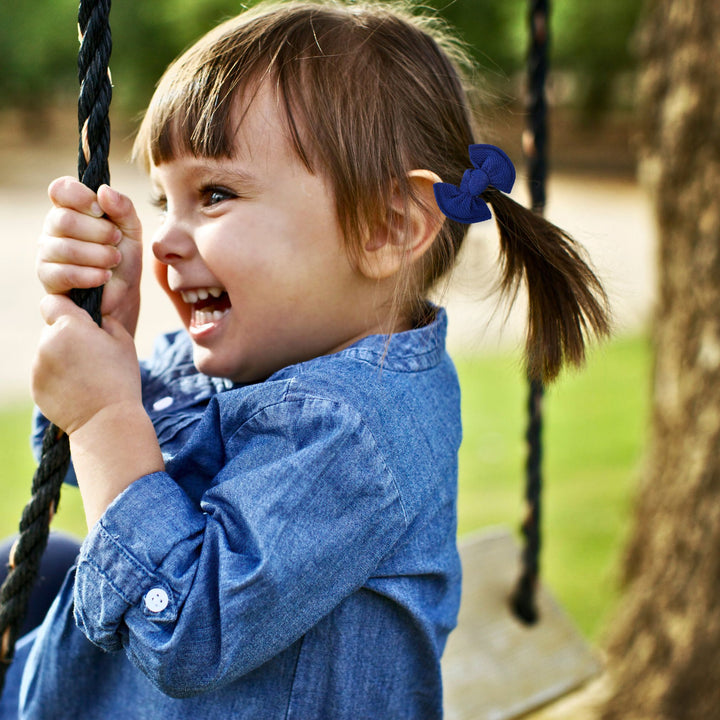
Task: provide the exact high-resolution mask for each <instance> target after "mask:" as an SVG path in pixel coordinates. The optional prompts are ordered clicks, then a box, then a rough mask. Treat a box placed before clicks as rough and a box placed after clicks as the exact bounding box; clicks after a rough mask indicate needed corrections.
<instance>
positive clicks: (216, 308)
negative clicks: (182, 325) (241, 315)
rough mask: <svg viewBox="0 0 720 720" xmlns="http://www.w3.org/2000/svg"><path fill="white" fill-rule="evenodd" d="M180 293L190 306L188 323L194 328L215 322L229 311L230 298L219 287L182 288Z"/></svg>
mask: <svg viewBox="0 0 720 720" xmlns="http://www.w3.org/2000/svg"><path fill="white" fill-rule="evenodd" d="M180 295H181V297H182V299H183V301H184V302H186V303H187V304H188V305H190V306H191V310H192V312H191V316H190V325H191V326H193V327H195V328H199V327H203V326H205V325H212V324H214V323H217V322H219V321H220V320H222V319H223V318H224V317H225V315H227V313H228V312H229V311H230V307H231V304H230V298H229V297H228V294H227V293H226V292H225V291H224V290H223V289H222V288H219V287H208V288H195V289H194V290H183V291H182V292H181V293H180Z"/></svg>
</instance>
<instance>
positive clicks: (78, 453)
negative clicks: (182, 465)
mask: <svg viewBox="0 0 720 720" xmlns="http://www.w3.org/2000/svg"><path fill="white" fill-rule="evenodd" d="M40 309H41V312H42V315H43V318H44V319H45V322H46V323H47V327H46V328H45V332H44V333H43V336H42V338H41V341H40V346H39V348H38V352H37V355H36V357H35V363H34V364H33V372H32V392H33V398H34V400H35V402H36V404H37V406H38V407H39V408H40V410H41V411H42V412H43V414H44V415H45V416H46V417H47V418H48V420H50V421H51V422H53V423H55V425H57V426H58V427H60V428H62V429H63V430H64V431H65V432H66V433H67V434H68V436H69V438H70V450H71V452H72V457H73V464H74V466H75V473H76V476H77V479H78V485H79V487H80V493H81V495H82V500H83V506H84V508H85V517H86V519H87V523H88V527H92V526H93V525H94V524H95V522H97V520H98V518H100V516H101V515H102V514H103V513H104V512H105V510H106V508H107V507H108V505H109V504H110V503H111V502H112V501H113V500H114V499H115V498H116V497H117V496H118V495H119V494H120V493H121V492H122V491H123V490H124V489H125V488H127V487H128V486H129V485H130V484H131V483H133V482H134V481H135V480H137V479H138V478H140V477H142V476H144V475H148V474H150V473H154V472H159V471H161V470H163V468H164V462H163V457H162V453H161V451H160V446H159V445H158V441H157V437H156V436H155V429H154V428H153V425H152V422H151V421H150V418H149V417H148V415H147V413H146V412H145V410H144V409H143V406H142V399H141V383H140V368H139V366H138V362H137V355H136V353H135V343H134V342H133V339H132V336H131V335H130V334H129V333H128V332H127V330H126V329H125V328H124V327H123V325H122V323H121V322H120V321H119V320H116V319H115V318H112V317H109V316H106V317H104V318H103V325H102V328H99V327H98V326H97V325H96V324H95V322H94V321H93V320H92V318H91V317H90V315H88V314H87V313H86V312H85V311H84V310H82V309H81V308H80V307H78V306H77V305H76V304H75V303H74V302H73V301H72V300H71V299H70V298H69V297H66V296H64V295H46V296H45V297H44V298H43V300H42V303H41V305H40Z"/></svg>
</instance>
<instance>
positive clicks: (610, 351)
mask: <svg viewBox="0 0 720 720" xmlns="http://www.w3.org/2000/svg"><path fill="white" fill-rule="evenodd" d="M457 365H458V372H459V374H460V381H461V385H462V389H463V423H464V438H465V439H464V442H463V446H462V448H461V452H460V499H459V523H460V533H461V535H462V534H466V533H468V532H470V531H472V530H476V529H478V528H482V527H486V526H488V525H497V524H504V525H509V526H511V527H514V528H517V527H518V526H519V524H520V522H521V520H522V515H523V511H524V507H523V500H522V495H523V466H524V462H525V446H524V440H523V437H524V429H525V423H526V417H525V402H526V400H525V396H526V392H527V390H526V384H525V380H524V378H523V375H522V372H521V369H520V366H519V362H518V361H517V359H515V358H514V357H513V356H510V355H498V356H493V357H481V358H478V357H473V358H461V359H459V360H458V363H457ZM649 365H650V353H649V349H648V347H647V343H646V341H645V340H644V339H642V338H634V339H621V340H616V341H614V342H613V343H610V344H608V345H607V346H605V347H604V348H602V349H601V350H599V351H596V352H595V353H594V354H593V355H592V357H591V358H590V360H589V362H588V366H587V368H586V369H585V370H584V371H583V372H580V373H568V374H566V375H565V376H563V377H562V378H561V379H560V380H559V381H558V383H557V384H556V385H555V386H553V387H552V388H551V389H550V390H549V391H548V393H547V396H546V401H545V435H544V448H545V460H544V479H545V490H544V496H543V503H544V505H543V513H544V517H543V532H544V547H543V554H542V574H543V577H544V581H545V582H546V584H547V585H549V587H550V588H551V590H552V591H553V593H554V594H555V595H556V597H557V598H558V599H559V600H560V602H561V603H562V604H563V605H564V607H565V608H566V610H567V611H568V612H569V613H570V615H571V616H572V617H573V618H574V619H575V621H576V623H577V624H578V626H579V628H580V629H581V631H582V632H583V633H584V634H585V635H586V636H588V637H589V638H591V639H592V640H597V639H598V638H599V636H600V634H601V632H602V629H603V625H604V623H605V622H606V621H607V619H608V617H609V615H610V614H611V613H612V610H613V608H614V604H615V602H616V600H617V594H618V593H617V584H616V577H617V569H618V559H619V555H620V551H621V548H622V543H623V541H624V538H625V534H626V530H627V527H628V521H629V515H630V503H631V498H632V494H633V488H634V485H635V480H636V478H637V475H638V472H639V467H640V463H641V460H642V452H643V445H644V441H645V434H646V424H647V422H646V419H647V416H648V397H649V379H648V378H649ZM30 413H31V409H30V406H29V404H27V405H19V406H18V405H13V406H9V407H5V408H0V458H1V459H2V468H3V481H2V482H3V503H2V504H0V537H4V536H6V535H8V534H10V533H12V532H14V531H15V530H16V528H17V521H18V518H19V516H20V512H21V509H22V507H23V505H24V503H25V501H26V499H27V497H28V494H29V487H30V482H31V478H32V473H33V471H34V468H35V463H34V461H33V459H32V457H31V454H30V450H29V446H28V441H27V429H28V427H29V423H30ZM53 527H59V528H63V529H65V530H69V531H70V532H74V533H76V534H80V535H81V534H82V533H84V531H85V522H84V516H83V512H82V506H81V504H80V498H79V495H78V492H77V490H76V489H75V488H65V489H64V490H63V495H62V500H61V503H60V511H59V513H58V516H57V518H56V520H55V522H54V524H53Z"/></svg>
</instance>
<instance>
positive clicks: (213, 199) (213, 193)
mask: <svg viewBox="0 0 720 720" xmlns="http://www.w3.org/2000/svg"><path fill="white" fill-rule="evenodd" d="M202 196H203V200H204V202H205V204H206V205H217V204H218V203H221V202H223V200H232V199H233V198H236V197H237V195H236V194H235V193H233V192H231V191H230V190H227V189H225V188H221V187H208V188H204V189H203V191H202Z"/></svg>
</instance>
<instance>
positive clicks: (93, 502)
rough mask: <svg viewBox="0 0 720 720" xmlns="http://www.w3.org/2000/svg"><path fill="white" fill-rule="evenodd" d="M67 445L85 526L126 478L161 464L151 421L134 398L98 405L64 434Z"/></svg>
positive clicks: (125, 483)
mask: <svg viewBox="0 0 720 720" xmlns="http://www.w3.org/2000/svg"><path fill="white" fill-rule="evenodd" d="M70 448H71V452H72V458H73V464H74V466H75V472H76V475H77V479H78V487H79V488H80V495H81V496H82V501H83V507H84V508H85V518H86V520H87V525H88V528H91V527H92V526H93V525H94V524H95V523H96V522H97V521H98V520H99V519H100V517H101V516H102V515H103V513H104V512H105V510H106V509H107V507H108V506H109V505H110V503H111V502H112V501H113V500H114V499H115V498H116V497H117V496H118V495H119V494H120V493H122V492H123V490H125V489H126V488H127V487H128V486H129V485H130V484H131V483H133V482H134V481H135V480H137V479H138V478H140V477H143V476H144V475H148V474H150V473H153V472H157V471H161V470H164V469H165V463H164V461H163V457H162V453H161V451H160V446H159V445H158V441H157V438H156V435H155V430H154V428H153V425H152V422H151V421H150V418H149V417H148V416H147V414H146V413H145V411H144V409H143V408H142V406H141V405H139V404H135V403H127V404H125V405H120V406H117V405H113V406H109V407H107V408H105V409H103V410H102V411H101V412H99V413H98V414H97V415H96V416H95V417H93V419H92V420H91V421H89V422H87V423H85V425H83V426H82V427H80V428H79V429H78V430H76V431H75V432H73V433H72V434H71V435H70Z"/></svg>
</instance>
